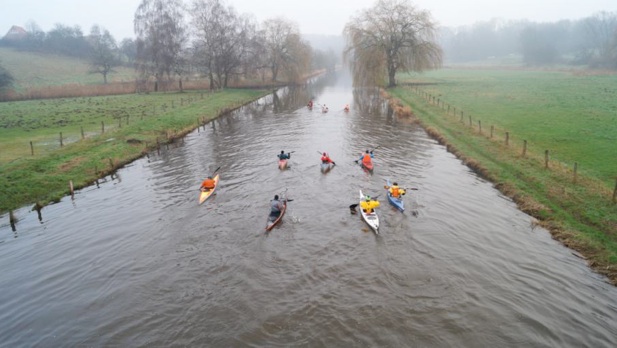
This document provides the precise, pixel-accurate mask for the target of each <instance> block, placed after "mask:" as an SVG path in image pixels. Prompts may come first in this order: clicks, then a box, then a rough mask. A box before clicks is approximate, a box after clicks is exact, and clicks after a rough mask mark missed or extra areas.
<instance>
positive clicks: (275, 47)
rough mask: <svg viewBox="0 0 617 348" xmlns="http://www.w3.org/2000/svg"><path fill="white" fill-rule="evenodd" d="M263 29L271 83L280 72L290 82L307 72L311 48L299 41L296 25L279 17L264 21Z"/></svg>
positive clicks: (298, 31)
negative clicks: (282, 72)
mask: <svg viewBox="0 0 617 348" xmlns="http://www.w3.org/2000/svg"><path fill="white" fill-rule="evenodd" d="M263 28H264V31H263V36H264V43H265V47H266V51H267V58H268V65H269V67H270V72H271V73H272V81H276V80H277V78H278V75H279V72H280V71H281V70H283V71H284V72H285V74H286V75H287V78H288V79H289V80H290V81H294V80H296V79H298V78H299V77H301V75H302V74H303V73H305V72H308V71H309V69H310V65H311V56H312V50H311V46H310V45H309V44H308V43H307V42H305V41H303V40H302V39H301V36H300V30H299V29H298V26H297V24H295V23H293V22H290V21H288V20H286V19H284V18H280V17H279V18H273V19H268V20H266V21H265V22H264V23H263Z"/></svg>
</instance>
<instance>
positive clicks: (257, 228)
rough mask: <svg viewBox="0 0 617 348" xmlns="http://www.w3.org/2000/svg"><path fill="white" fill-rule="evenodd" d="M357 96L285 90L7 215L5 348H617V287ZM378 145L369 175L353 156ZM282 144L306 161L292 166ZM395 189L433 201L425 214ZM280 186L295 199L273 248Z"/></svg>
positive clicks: (370, 95)
mask: <svg viewBox="0 0 617 348" xmlns="http://www.w3.org/2000/svg"><path fill="white" fill-rule="evenodd" d="M350 85H351V83H350V81H349V80H348V77H346V76H331V77H328V78H326V79H320V80H316V81H314V82H313V83H311V84H309V85H307V86H304V87H301V88H300V87H298V88H293V89H285V90H281V91H277V92H276V93H275V94H273V95H271V96H268V97H266V98H263V99H261V100H259V101H257V102H255V103H252V104H251V105H247V106H245V107H242V108H241V109H240V110H238V111H237V112H235V113H233V114H231V115H229V116H226V117H222V118H220V119H217V120H215V121H213V122H211V123H209V124H208V125H206V126H204V127H203V128H202V129H200V131H199V132H197V131H196V132H193V133H191V134H190V135H189V136H187V138H186V139H185V141H184V142H182V143H179V144H174V145H173V146H170V147H169V149H161V152H160V155H159V154H156V153H153V154H150V156H149V157H148V158H144V159H141V160H139V161H136V162H134V163H133V164H131V165H129V166H127V167H126V168H124V169H122V170H121V171H119V172H118V176H116V177H113V178H110V177H107V178H106V180H105V181H102V182H101V183H100V185H99V186H92V187H88V188H85V189H83V190H81V191H79V192H77V193H76V196H75V200H74V201H71V200H70V197H68V198H65V199H64V200H63V201H62V202H60V203H58V204H54V205H51V206H49V207H45V208H44V209H43V210H42V211H41V214H42V217H39V216H38V215H37V214H36V213H35V212H31V211H29V209H27V208H24V209H21V210H19V211H17V212H16V213H15V214H16V217H17V218H18V219H19V221H18V222H17V223H16V225H15V229H16V232H13V231H12V230H11V226H10V223H9V219H8V217H2V219H1V220H0V221H1V222H0V223H1V225H0V267H1V269H2V270H3V272H2V275H1V276H0V290H1V291H0V319H2V322H3V325H2V327H1V328H0V342H1V343H0V345H2V346H6V347H14V346H146V345H147V346H225V347H227V346H268V347H271V346H291V345H294V346H324V347H325V346H328V347H332V346H392V347H400V346H442V347H452V346H456V347H459V346H462V347H478V346H524V347H527V346H532V347H538V346H545V347H567V346H568V347H612V346H615V343H616V342H617V340H616V338H615V337H617V331H616V326H615V324H614V323H615V322H617V307H616V306H615V298H617V296H616V295H617V292H616V290H615V288H614V287H612V286H611V285H609V284H607V283H606V282H605V281H604V279H603V278H602V277H600V276H598V275H596V274H594V273H592V272H591V271H590V270H589V269H588V268H587V267H586V265H585V264H584V263H583V262H581V260H580V259H578V258H577V257H575V256H574V255H573V254H572V253H571V252H570V251H569V250H568V249H566V248H564V247H562V246H561V245H559V244H558V243H556V242H555V241H553V240H552V238H551V237H550V235H549V234H548V233H547V232H546V231H544V230H542V229H540V228H534V226H533V225H532V224H531V223H530V221H531V219H530V218H529V216H527V215H525V214H523V213H522V212H520V211H518V210H516V207H515V205H514V204H513V203H512V202H511V201H510V200H509V199H507V198H505V197H503V196H502V195H500V194H499V192H497V191H496V190H494V189H493V188H492V186H491V184H490V183H487V182H485V181H484V180H482V179H480V178H478V177H477V176H475V175H474V173H472V172H471V171H470V170H469V169H468V168H467V167H465V166H463V165H462V164H461V163H460V161H458V160H457V159H456V158H455V157H454V156H452V155H451V154H449V153H448V152H446V151H445V149H444V148H443V147H442V146H439V145H438V144H437V143H436V142H435V141H434V140H432V139H430V138H428V137H427V135H426V133H425V132H424V131H423V130H422V129H420V128H418V127H417V126H415V125H412V124H409V123H407V122H404V121H403V120H398V119H397V118H396V117H394V116H393V115H392V112H391V110H389V109H388V107H387V105H385V104H384V103H383V101H382V100H381V99H380V98H379V95H378V94H377V93H376V91H375V90H374V89H356V90H352V89H351V87H350ZM310 98H314V99H315V102H316V103H319V104H322V105H323V104H325V105H328V106H329V107H330V112H329V113H327V114H322V113H321V112H320V110H318V109H317V108H315V109H314V110H309V109H308V108H306V107H305V105H306V103H307V101H308V100H309V99H310ZM345 104H350V105H351V111H350V112H349V113H345V112H343V111H342V108H343V106H344V105H345ZM339 109H340V110H339ZM375 147H376V148H377V149H376V150H375V159H374V164H375V169H374V172H373V173H372V174H367V173H365V172H364V171H362V170H361V169H360V167H359V166H358V165H357V164H356V163H354V160H355V159H357V158H358V156H359V154H360V153H361V152H363V151H364V150H365V149H367V148H375ZM281 150H285V151H295V152H294V154H293V156H292V158H291V160H290V164H291V168H289V169H288V170H285V171H280V170H278V167H277V157H276V154H278V153H279V152H280V151H281ZM321 151H326V152H328V154H329V155H330V156H331V157H332V159H333V160H334V161H335V162H336V163H337V165H336V167H335V168H333V169H332V170H331V171H330V172H328V173H327V174H323V173H321V170H320V160H319V159H320V155H319V153H318V152H321ZM219 166H220V167H221V169H220V170H219V173H220V178H221V179H220V180H221V181H220V186H219V188H218V189H217V192H216V194H215V195H214V196H213V197H211V198H210V199H209V200H208V201H207V202H205V203H204V204H202V205H199V204H198V188H199V184H200V183H201V181H202V180H203V178H204V176H206V175H208V174H209V173H211V172H212V171H213V170H214V169H216V168H217V167H219ZM120 178H122V179H121V180H120ZM386 179H391V180H396V181H398V183H399V184H401V186H405V187H416V188H418V190H417V191H412V192H410V193H409V194H407V195H406V196H405V200H406V206H407V207H408V211H406V212H404V213H401V212H399V211H398V210H397V209H396V208H394V207H392V206H390V205H388V202H387V200H386V199H385V189H384V184H385V180H386ZM359 189H362V190H363V191H365V192H367V193H369V194H371V195H373V196H376V195H380V200H381V204H382V206H381V207H380V208H379V209H378V214H379V215H380V220H381V227H380V235H379V236H375V235H374V234H373V233H371V232H370V230H369V229H368V226H366V224H364V223H363V222H362V221H361V219H360V217H359V215H351V214H350V211H349V205H350V204H353V203H356V202H357V192H358V190H359ZM285 190H286V191H285ZM281 192H286V195H287V196H288V197H289V198H291V199H293V201H291V202H289V206H288V211H287V213H286V215H285V217H284V218H283V220H282V222H281V223H280V224H279V225H277V226H276V227H275V228H274V229H273V230H272V231H271V233H269V234H268V235H267V236H266V234H265V233H264V228H265V226H266V221H267V217H268V213H269V200H270V199H272V197H273V195H274V194H277V193H281ZM413 212H417V214H415V215H414V214H413Z"/></svg>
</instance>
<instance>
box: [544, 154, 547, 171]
mask: <svg viewBox="0 0 617 348" xmlns="http://www.w3.org/2000/svg"><path fill="white" fill-rule="evenodd" d="M544 168H548V150H544Z"/></svg>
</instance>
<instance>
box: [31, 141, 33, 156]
mask: <svg viewBox="0 0 617 348" xmlns="http://www.w3.org/2000/svg"><path fill="white" fill-rule="evenodd" d="M30 153H31V154H32V156H34V145H32V141H30Z"/></svg>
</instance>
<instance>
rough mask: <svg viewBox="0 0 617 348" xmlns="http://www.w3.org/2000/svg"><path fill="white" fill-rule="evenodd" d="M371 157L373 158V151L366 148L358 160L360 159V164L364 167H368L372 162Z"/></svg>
mask: <svg viewBox="0 0 617 348" xmlns="http://www.w3.org/2000/svg"><path fill="white" fill-rule="evenodd" d="M371 158H373V151H369V150H366V152H365V153H363V154H362V155H360V158H359V159H358V161H362V164H364V165H365V166H366V167H370V166H371V162H372V161H371Z"/></svg>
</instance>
